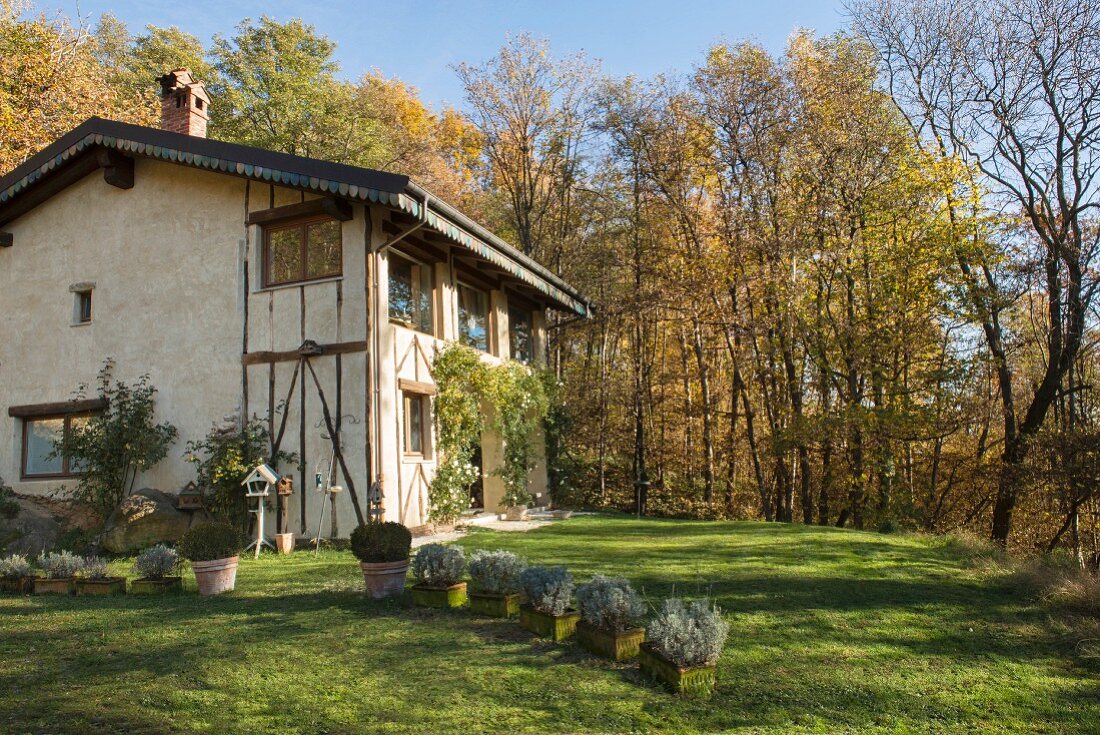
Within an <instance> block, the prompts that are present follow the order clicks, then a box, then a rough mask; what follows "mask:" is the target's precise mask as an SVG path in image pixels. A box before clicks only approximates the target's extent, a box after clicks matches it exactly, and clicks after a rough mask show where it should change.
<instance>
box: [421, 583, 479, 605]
mask: <svg viewBox="0 0 1100 735" xmlns="http://www.w3.org/2000/svg"><path fill="white" fill-rule="evenodd" d="M410 591H411V592H412V598H413V602H415V603H416V604H417V605H420V606H421V607H438V608H442V609H444V610H446V609H448V608H452V607H462V606H463V605H465V604H466V583H465V582H459V583H458V584H452V585H451V586H450V587H427V586H425V585H422V584H416V585H413V586H412V587H411V588H410Z"/></svg>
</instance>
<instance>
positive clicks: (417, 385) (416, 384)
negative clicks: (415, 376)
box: [397, 378, 438, 396]
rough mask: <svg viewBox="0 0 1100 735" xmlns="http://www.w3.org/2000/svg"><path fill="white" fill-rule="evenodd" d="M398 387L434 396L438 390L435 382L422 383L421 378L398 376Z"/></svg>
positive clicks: (410, 391)
mask: <svg viewBox="0 0 1100 735" xmlns="http://www.w3.org/2000/svg"><path fill="white" fill-rule="evenodd" d="M397 387H398V388H400V389H401V390H403V391H408V392H409V393H419V394H421V395H425V396H434V395H435V394H436V393H437V392H438V389H437V388H436V387H435V384H434V383H422V382H421V381H419V380H409V379H408V378H398V379H397Z"/></svg>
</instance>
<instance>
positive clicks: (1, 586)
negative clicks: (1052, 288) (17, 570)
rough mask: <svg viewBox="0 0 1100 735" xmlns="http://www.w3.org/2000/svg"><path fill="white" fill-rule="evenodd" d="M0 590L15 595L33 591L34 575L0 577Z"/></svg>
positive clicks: (27, 593)
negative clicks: (9, 577) (10, 577)
mask: <svg viewBox="0 0 1100 735" xmlns="http://www.w3.org/2000/svg"><path fill="white" fill-rule="evenodd" d="M0 592H11V593H13V594H16V595H29V594H30V593H32V592H34V577H15V578H14V579H0Z"/></svg>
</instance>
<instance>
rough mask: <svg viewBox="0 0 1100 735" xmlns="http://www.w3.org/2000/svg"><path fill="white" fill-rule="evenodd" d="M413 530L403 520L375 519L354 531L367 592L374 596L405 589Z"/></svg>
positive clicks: (353, 549)
mask: <svg viewBox="0 0 1100 735" xmlns="http://www.w3.org/2000/svg"><path fill="white" fill-rule="evenodd" d="M410 548H412V534H411V533H409V529H407V528H405V527H404V526H402V525H401V524H400V523H394V522H393V521H386V522H385V523H379V522H378V521H371V522H370V523H365V524H363V525H361V526H359V527H358V528H356V529H355V530H354V531H352V532H351V553H353V554H355V558H356V559H358V560H359V567H360V568H361V569H362V570H363V581H364V583H365V584H366V587H367V594H369V595H370V596H371V598H372V599H375V600H381V599H382V598H383V597H393V596H395V595H400V594H401V593H403V592H404V591H405V575H406V574H408V571H409V549H410Z"/></svg>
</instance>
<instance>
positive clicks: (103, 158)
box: [98, 148, 134, 189]
mask: <svg viewBox="0 0 1100 735" xmlns="http://www.w3.org/2000/svg"><path fill="white" fill-rule="evenodd" d="M98 157H99V165H100V166H102V167H103V180H104V181H106V182H107V183H108V184H110V185H111V186H117V187H118V188H119V189H133V188H134V159H132V158H130V157H129V156H127V155H125V154H123V153H121V152H120V151H116V150H115V149H113V148H103V149H101V150H100V151H99V154H98Z"/></svg>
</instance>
